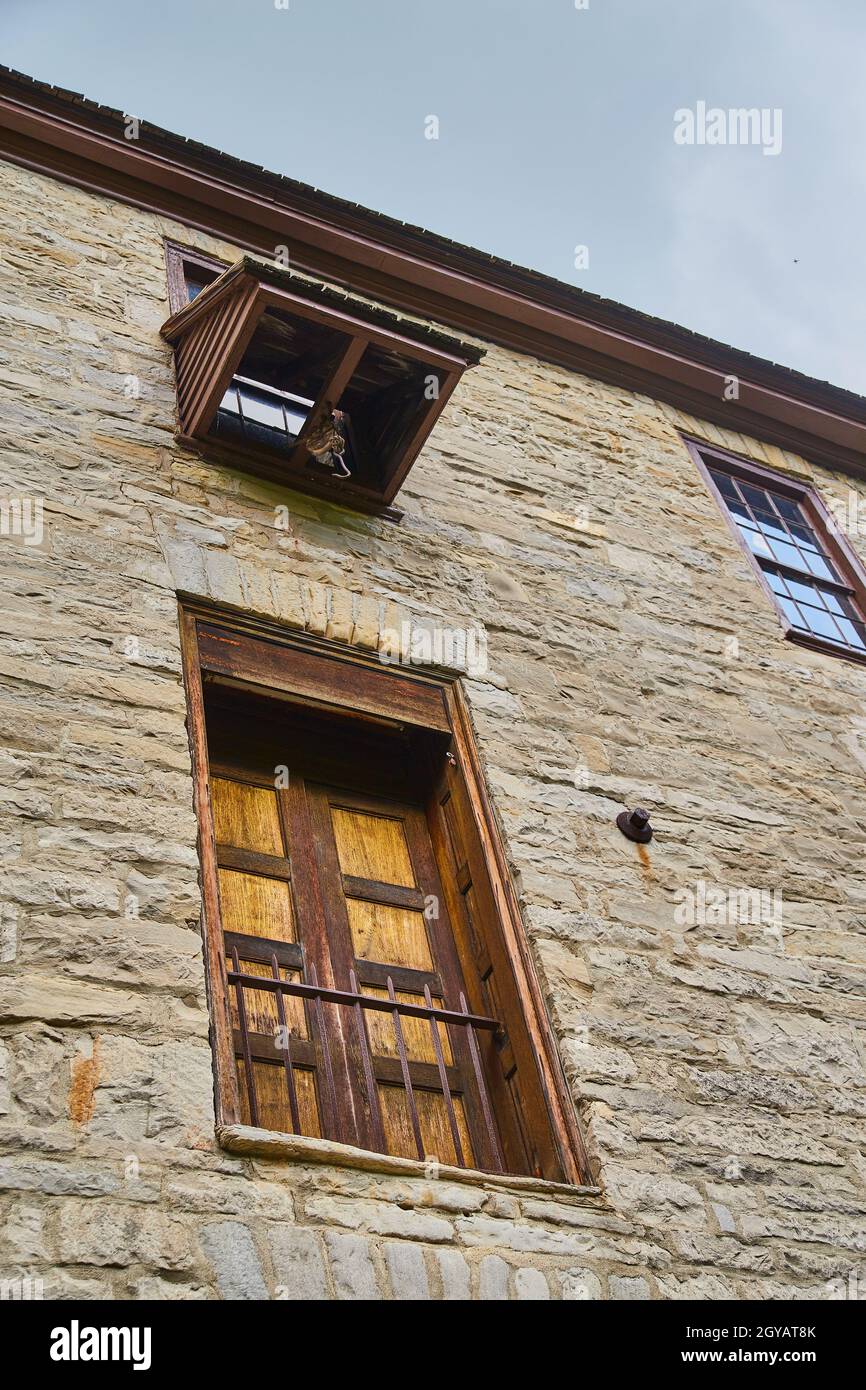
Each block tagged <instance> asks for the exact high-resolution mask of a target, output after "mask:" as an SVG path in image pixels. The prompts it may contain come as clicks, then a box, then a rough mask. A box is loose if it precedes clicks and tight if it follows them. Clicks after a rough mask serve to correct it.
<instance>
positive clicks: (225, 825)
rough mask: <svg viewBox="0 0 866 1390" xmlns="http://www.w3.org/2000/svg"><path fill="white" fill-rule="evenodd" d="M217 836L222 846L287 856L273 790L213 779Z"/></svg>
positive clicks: (226, 779) (212, 793)
mask: <svg viewBox="0 0 866 1390" xmlns="http://www.w3.org/2000/svg"><path fill="white" fill-rule="evenodd" d="M211 800H212V804H213V813H214V835H215V838H216V842H217V844H218V845H233V846H234V847H235V848H236V849H248V850H254V851H258V853H259V854H272V855H276V856H282V855H284V854H285V848H284V846H283V836H282V830H281V827H280V814H279V809H278V807H277V794H276V791H275V790H274V789H273V788H268V787H257V786H252V785H250V784H248V783H244V782H240V781H236V780H235V779H231V780H229V779H228V778H226V777H214V778H213V779H212V780H211Z"/></svg>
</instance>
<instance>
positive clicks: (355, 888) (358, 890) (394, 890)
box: [343, 874, 424, 912]
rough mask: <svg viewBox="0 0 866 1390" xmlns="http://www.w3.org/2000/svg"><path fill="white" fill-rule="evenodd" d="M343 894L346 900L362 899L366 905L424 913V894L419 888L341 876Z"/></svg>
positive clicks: (348, 875)
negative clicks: (381, 905)
mask: <svg viewBox="0 0 866 1390" xmlns="http://www.w3.org/2000/svg"><path fill="white" fill-rule="evenodd" d="M343 892H344V893H345V894H346V897H347V898H362V899H363V900H364V902H368V903H382V904H383V905H385V906H386V907H404V908H408V909H409V910H410V911H412V912H423V911H424V894H423V893H422V892H421V889H420V888H403V887H402V886H401V885H400V884H398V883H380V882H379V881H378V880H376V879H372V878H355V877H354V876H353V875H352V874H343Z"/></svg>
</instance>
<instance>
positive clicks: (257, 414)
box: [240, 386, 283, 430]
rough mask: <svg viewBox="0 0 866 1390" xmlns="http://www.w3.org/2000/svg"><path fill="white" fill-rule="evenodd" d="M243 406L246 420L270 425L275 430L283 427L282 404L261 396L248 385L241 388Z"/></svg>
mask: <svg viewBox="0 0 866 1390" xmlns="http://www.w3.org/2000/svg"><path fill="white" fill-rule="evenodd" d="M240 398H241V408H242V410H243V414H244V419H245V420H254V421H255V422H256V424H259V425H269V426H270V428H271V429H273V430H281V429H283V410H282V406H281V405H280V404H279V403H278V402H276V401H274V400H268V399H267V397H266V396H260V395H258V394H256V393H254V392H252V391H250V390H248V389H247V388H246V387H243V386H242V387H241V388H240Z"/></svg>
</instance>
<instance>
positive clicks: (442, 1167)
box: [216, 1125, 606, 1206]
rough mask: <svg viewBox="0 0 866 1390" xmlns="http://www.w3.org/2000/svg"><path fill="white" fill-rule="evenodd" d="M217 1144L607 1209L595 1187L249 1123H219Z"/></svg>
mask: <svg viewBox="0 0 866 1390" xmlns="http://www.w3.org/2000/svg"><path fill="white" fill-rule="evenodd" d="M216 1137H217V1142H218V1143H219V1144H220V1146H221V1147H222V1148H223V1149H227V1150H228V1151H229V1152H230V1153H235V1154H245V1155H248V1156H249V1157H253V1158H286V1159H292V1160H294V1161H296V1162H300V1163H323V1164H324V1163H327V1164H331V1165H335V1166H337V1167H339V1168H355V1169H361V1170H362V1171H364V1172H367V1173H390V1174H391V1175H392V1176H394V1177H402V1178H407V1177H408V1178H430V1177H434V1176H435V1178H437V1179H441V1180H442V1181H446V1182H463V1183H471V1184H472V1185H473V1186H475V1187H479V1186H481V1187H495V1188H500V1189H507V1190H508V1191H510V1192H522V1193H526V1194H528V1195H530V1196H545V1195H547V1196H551V1197H560V1198H561V1197H570V1198H571V1199H572V1200H573V1199H574V1198H579V1199H582V1200H584V1201H585V1202H586V1203H587V1205H592V1206H600V1205H606V1204H605V1203H604V1198H603V1196H602V1192H601V1188H599V1187H578V1186H573V1185H572V1184H571V1183H564V1182H550V1181H548V1179H546V1178H529V1177H519V1176H516V1175H514V1174H507V1173H481V1172H478V1171H477V1170H475V1169H472V1168H454V1167H451V1166H450V1165H449V1164H447V1163H440V1164H436V1165H435V1172H434V1164H433V1163H432V1161H431V1162H428V1163H422V1162H421V1161H420V1159H415V1158H394V1157H392V1155H390V1154H379V1153H372V1152H371V1151H370V1150H368V1149H356V1148H353V1147H352V1145H350V1144H334V1143H332V1142H331V1141H330V1140H328V1139H311V1138H308V1137H307V1136H305V1135H298V1134H279V1133H277V1132H275V1131H274V1130H270V1129H256V1128H254V1127H253V1126H252V1125H217V1128H216Z"/></svg>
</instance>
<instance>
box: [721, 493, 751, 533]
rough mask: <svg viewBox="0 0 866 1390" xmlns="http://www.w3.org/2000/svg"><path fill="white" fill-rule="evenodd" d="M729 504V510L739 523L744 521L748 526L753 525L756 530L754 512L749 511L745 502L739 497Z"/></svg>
mask: <svg viewBox="0 0 866 1390" xmlns="http://www.w3.org/2000/svg"><path fill="white" fill-rule="evenodd" d="M727 506H728V511H729V512H730V513H731V516H732V517H733V518H734V520H735V521H737V522H738V523H742V524H744V525H746V526H751V527H752V529H753V530H754V527H755V523H754V521H753V519H752V513H751V512H750V511H749V509H748V507H747V506H746V504H745V502H741V501H740V499H739V497H737V498H733V499H732V500H731V501H730V502H728V504H727Z"/></svg>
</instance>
